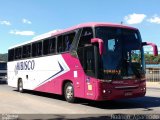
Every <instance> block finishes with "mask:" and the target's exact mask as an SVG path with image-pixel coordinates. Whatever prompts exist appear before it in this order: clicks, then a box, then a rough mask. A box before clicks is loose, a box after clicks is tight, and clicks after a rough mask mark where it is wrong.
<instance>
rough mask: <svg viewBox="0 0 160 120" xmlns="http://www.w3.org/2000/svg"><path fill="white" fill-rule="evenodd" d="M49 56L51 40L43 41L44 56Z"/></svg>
mask: <svg viewBox="0 0 160 120" xmlns="http://www.w3.org/2000/svg"><path fill="white" fill-rule="evenodd" d="M47 54H49V39H46V40H44V41H43V55H47Z"/></svg>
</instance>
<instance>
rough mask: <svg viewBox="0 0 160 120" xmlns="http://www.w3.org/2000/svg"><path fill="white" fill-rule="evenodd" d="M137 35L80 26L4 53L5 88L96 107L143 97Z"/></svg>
mask: <svg viewBox="0 0 160 120" xmlns="http://www.w3.org/2000/svg"><path fill="white" fill-rule="evenodd" d="M145 45H151V46H152V47H153V51H154V55H157V54H158V52H157V46H156V45H155V44H153V43H146V42H142V40H141V36H140V33H139V31H138V29H136V28H133V27H129V26H125V25H121V24H111V23H85V24H80V25H77V26H75V27H71V28H69V29H65V30H60V31H53V32H50V33H48V34H45V35H41V36H39V37H36V38H33V40H31V41H29V42H26V43H23V44H20V45H16V46H13V47H11V48H9V50H8V85H9V86H12V87H16V88H17V90H18V91H19V92H23V91H24V90H34V91H41V92H47V93H53V94H59V95H64V97H65V99H66V100H67V101H68V102H74V101H75V98H84V99H90V100H96V101H102V100H114V99H121V98H134V97H141V96H144V95H145V93H146V78H145V60H144V51H143V46H145Z"/></svg>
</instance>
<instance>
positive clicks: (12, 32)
mask: <svg viewBox="0 0 160 120" xmlns="http://www.w3.org/2000/svg"><path fill="white" fill-rule="evenodd" d="M10 34H14V35H22V36H31V35H34V34H35V32H33V31H19V30H11V31H10Z"/></svg>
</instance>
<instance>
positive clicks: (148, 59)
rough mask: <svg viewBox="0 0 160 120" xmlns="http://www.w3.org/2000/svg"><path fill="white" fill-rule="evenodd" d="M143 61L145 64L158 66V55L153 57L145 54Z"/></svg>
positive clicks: (159, 58) (159, 61)
mask: <svg viewBox="0 0 160 120" xmlns="http://www.w3.org/2000/svg"><path fill="white" fill-rule="evenodd" d="M145 60H146V63H147V64H160V55H158V56H153V55H151V54H145Z"/></svg>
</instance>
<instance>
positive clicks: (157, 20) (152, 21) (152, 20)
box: [147, 15, 160, 24]
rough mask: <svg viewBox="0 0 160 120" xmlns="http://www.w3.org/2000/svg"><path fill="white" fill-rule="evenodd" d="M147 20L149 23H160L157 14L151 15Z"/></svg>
mask: <svg viewBox="0 0 160 120" xmlns="http://www.w3.org/2000/svg"><path fill="white" fill-rule="evenodd" d="M147 21H148V22H150V23H156V24H160V17H158V16H157V15H154V16H153V17H151V18H150V19H148V20H147Z"/></svg>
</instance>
